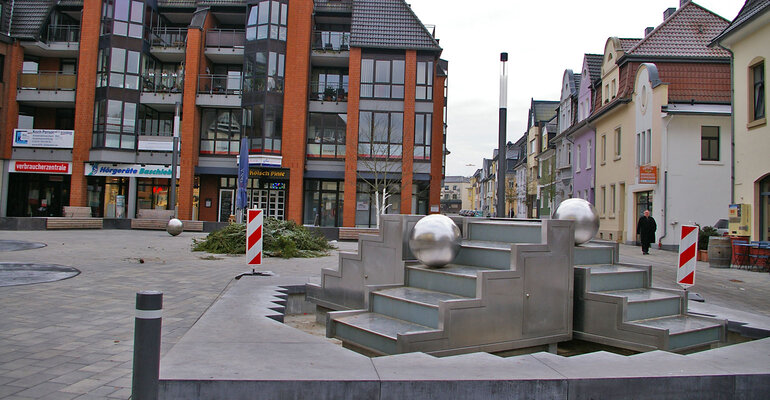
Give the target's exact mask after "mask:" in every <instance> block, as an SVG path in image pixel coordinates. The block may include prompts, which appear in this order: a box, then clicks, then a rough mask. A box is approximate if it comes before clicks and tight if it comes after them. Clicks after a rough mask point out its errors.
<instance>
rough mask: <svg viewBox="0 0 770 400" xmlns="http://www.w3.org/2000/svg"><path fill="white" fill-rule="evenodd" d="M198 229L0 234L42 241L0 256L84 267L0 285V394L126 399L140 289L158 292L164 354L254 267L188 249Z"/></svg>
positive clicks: (285, 267)
mask: <svg viewBox="0 0 770 400" xmlns="http://www.w3.org/2000/svg"><path fill="white" fill-rule="evenodd" d="M204 236H205V234H198V233H188V232H185V233H182V234H181V235H180V236H178V237H172V236H170V235H168V234H167V233H166V232H163V231H135V230H134V231H131V230H68V231H0V240H25V241H36V242H43V243H46V244H47V246H46V247H43V248H39V249H31V250H20V251H12V252H0V261H3V262H40V263H55V264H62V265H68V266H71V267H75V268H77V269H79V270H80V271H81V273H80V274H79V275H78V276H76V277H74V278H70V279H66V280H61V281H56V282H49V283H40V284H32V285H22V286H7V287H0V398H3V399H5V398H7V399H57V400H67V399H112V398H114V399H127V398H129V397H130V395H131V373H132V364H133V335H134V333H133V330H134V309H135V299H136V292H137V291H141V290H160V291H162V292H163V328H162V341H161V353H165V352H166V351H168V349H170V348H171V347H172V346H173V345H174V344H175V343H176V342H177V341H178V340H179V338H181V337H182V335H184V333H185V332H187V330H188V329H189V328H190V327H191V326H192V325H193V324H194V323H195V321H196V320H197V319H198V318H199V317H200V316H201V315H202V314H203V312H204V311H205V310H206V309H207V308H208V307H209V306H210V305H211V304H212V303H213V301H214V300H216V298H217V297H218V296H219V295H220V293H222V291H223V290H224V289H225V288H226V287H227V285H228V284H229V283H230V282H231V280H232V279H233V278H234V277H235V276H236V275H238V274H239V273H242V272H245V271H249V270H250V269H249V268H248V267H247V266H246V258H245V256H241V257H233V256H222V255H216V256H212V255H210V254H207V253H198V252H192V251H190V248H191V246H192V240H193V238H201V237H204ZM341 247H343V248H353V247H354V244H353V243H343V244H342V246H341ZM336 265H337V254H336V252H333V255H330V256H328V257H323V258H319V259H312V260H283V259H273V258H266V259H265V264H264V266H263V268H261V269H265V270H271V271H274V272H275V273H277V274H291V275H293V276H297V277H302V278H303V280H304V281H313V282H317V281H318V276H320V270H321V268H323V267H334V266H336ZM305 277H306V278H305ZM244 307H247V305H244Z"/></svg>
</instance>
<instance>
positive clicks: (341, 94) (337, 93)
mask: <svg viewBox="0 0 770 400" xmlns="http://www.w3.org/2000/svg"><path fill="white" fill-rule="evenodd" d="M311 75H312V78H311V81H310V100H319V101H347V98H348V70H347V69H338V68H319V69H313V72H312V73H311Z"/></svg>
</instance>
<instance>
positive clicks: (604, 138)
mask: <svg viewBox="0 0 770 400" xmlns="http://www.w3.org/2000/svg"><path fill="white" fill-rule="evenodd" d="M605 161H607V135H602V164H604V162H605Z"/></svg>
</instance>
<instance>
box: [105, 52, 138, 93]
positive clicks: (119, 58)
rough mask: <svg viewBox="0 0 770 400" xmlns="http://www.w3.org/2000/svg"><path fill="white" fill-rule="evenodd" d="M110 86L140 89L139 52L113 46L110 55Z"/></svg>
mask: <svg viewBox="0 0 770 400" xmlns="http://www.w3.org/2000/svg"><path fill="white" fill-rule="evenodd" d="M110 87H116V88H125V89H133V90H138V89H139V52H138V51H131V50H125V49H120V48H116V47H113V48H112V52H111V57H110Z"/></svg>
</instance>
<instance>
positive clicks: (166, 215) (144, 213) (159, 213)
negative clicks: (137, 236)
mask: <svg viewBox="0 0 770 400" xmlns="http://www.w3.org/2000/svg"><path fill="white" fill-rule="evenodd" d="M136 218H138V219H159V220H165V221H166V222H168V220H170V219H171V218H174V210H150V209H139V210H136ZM163 229H166V228H165V227H164V228H163Z"/></svg>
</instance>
